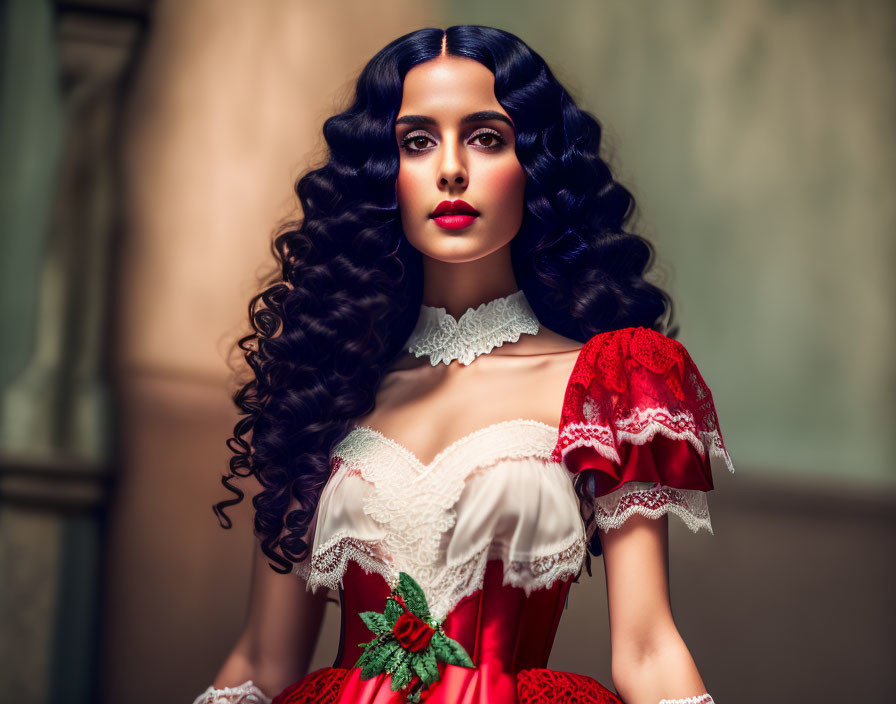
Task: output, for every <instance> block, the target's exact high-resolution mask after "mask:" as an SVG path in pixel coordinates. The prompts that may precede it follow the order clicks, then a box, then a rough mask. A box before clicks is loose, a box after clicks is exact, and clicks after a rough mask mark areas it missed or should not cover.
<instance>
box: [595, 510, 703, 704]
mask: <svg viewBox="0 0 896 704" xmlns="http://www.w3.org/2000/svg"><path fill="white" fill-rule="evenodd" d="M668 537H669V521H668V516H667V515H666V516H662V517H660V518H645V517H644V516H639V515H634V516H631V517H630V518H628V519H627V520H626V521H625V523H624V524H623V525H622V526H620V527H619V528H614V529H611V530H608V531H601V533H600V540H601V545H602V547H603V553H604V568H605V570H606V577H607V600H608V602H609V609H610V645H611V651H612V659H611V670H612V675H613V683H614V685H615V686H616V691H617V692H618V693H619V696H620V697H621V698H622V699H623V700H624V701H625V702H626V704H657V703H658V702H659V701H660V700H662V699H679V698H680V699H684V698H686V697H694V696H696V695H700V694H704V693H705V692H706V687H705V686H704V684H703V680H702V679H701V678H700V673H699V672H698V671H697V666H696V665H695V664H694V660H693V658H692V657H691V654H690V652H689V651H688V649H687V646H686V645H685V644H684V641H683V640H682V638H681V636H680V635H679V633H678V629H677V628H676V626H675V622H674V621H673V619H672V610H671V607H670V604H669V546H668Z"/></svg>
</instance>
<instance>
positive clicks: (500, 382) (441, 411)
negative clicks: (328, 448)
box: [354, 354, 575, 465]
mask: <svg viewBox="0 0 896 704" xmlns="http://www.w3.org/2000/svg"><path fill="white" fill-rule="evenodd" d="M574 362H575V354H561V355H545V356H544V357H538V358H532V357H527V358H522V357H521V358H508V357H505V358H503V359H497V358H495V359H492V358H480V359H478V360H477V361H476V362H475V363H474V364H472V365H470V366H469V367H462V366H458V365H457V364H456V363H455V364H453V365H450V366H447V367H446V366H445V365H438V366H437V367H431V366H430V365H424V366H421V367H417V368H413V369H407V370H401V371H397V372H392V373H390V374H387V376H386V377H385V379H384V380H383V383H382V384H381V386H380V388H379V389H378V391H377V396H376V403H375V407H374V409H373V411H371V412H370V413H368V414H367V415H364V416H362V417H359V418H356V419H355V421H354V425H356V426H361V427H365V428H370V429H376V431H378V432H379V433H380V434H381V435H383V436H385V437H387V438H390V439H392V440H393V441H394V443H395V444H396V445H397V446H399V448H400V449H403V450H405V451H406V454H407V455H410V456H412V457H413V458H414V459H415V460H417V461H418V462H419V463H423V464H427V465H428V464H431V463H432V461H433V460H434V459H435V458H436V457H437V456H438V455H440V454H442V453H444V452H445V450H447V449H448V448H449V447H451V446H453V445H457V444H459V441H461V440H464V439H466V438H467V437H468V436H470V435H472V434H474V433H475V432H476V431H478V430H486V429H490V428H493V427H494V426H496V425H499V424H500V423H501V422H503V421H509V420H514V419H529V420H534V421H538V422H540V423H542V424H543V425H546V426H550V427H553V428H557V427H558V426H559V423H560V413H561V410H562V406H563V397H564V394H565V392H566V386H567V382H568V380H569V375H570V372H571V369H572V365H573V363H574Z"/></svg>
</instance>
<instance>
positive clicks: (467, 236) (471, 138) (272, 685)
mask: <svg viewBox="0 0 896 704" xmlns="http://www.w3.org/2000/svg"><path fill="white" fill-rule="evenodd" d="M483 113H486V114H483ZM488 113H491V114H488ZM471 116H472V117H471ZM402 118H404V119H402ZM502 118H503V119H502ZM395 137H396V143H397V145H398V148H399V153H400V164H399V174H398V179H397V181H396V195H397V198H398V203H399V208H400V211H401V222H402V228H403V230H404V234H405V236H406V237H407V239H408V241H409V242H410V243H411V244H412V245H413V246H414V247H415V248H416V249H418V250H419V251H420V252H421V253H422V254H423V268H424V285H423V302H424V303H425V304H426V305H430V306H444V307H445V308H446V310H447V312H448V313H450V314H451V315H453V316H454V317H455V318H459V317H460V316H461V315H462V314H463V313H464V312H465V311H466V310H467V308H470V307H473V308H475V307H477V306H478V305H479V304H481V303H484V302H486V301H490V300H492V299H494V298H498V297H501V296H507V295H509V294H511V293H513V292H514V291H516V290H518V288H519V287H518V285H517V283H516V279H515V276H514V273H513V267H512V263H511V258H510V242H511V240H512V239H513V237H514V236H515V235H516V233H517V232H518V231H519V227H520V224H521V222H522V217H523V207H524V189H525V173H524V171H523V169H522V166H521V165H520V163H519V161H518V159H517V157H516V153H515V150H514V143H515V142H514V137H515V135H514V130H513V125H512V120H511V119H510V116H509V115H508V114H507V112H506V111H505V110H504V108H502V107H501V105H500V104H499V103H498V101H497V99H496V97H495V93H494V75H493V74H492V73H491V72H490V71H489V70H488V69H487V68H486V67H485V66H483V65H482V64H480V63H478V62H477V61H474V60H472V59H467V58H461V57H453V56H448V55H445V54H444V52H443V55H442V56H439V57H438V58H436V59H433V60H431V61H428V62H426V63H423V64H420V65H418V66H415V67H414V68H412V69H411V70H410V71H409V72H408V74H407V76H406V77H405V82H404V87H403V93H402V104H401V107H400V109H399V112H398V119H397V120H396V128H395ZM458 198H462V199H463V200H465V201H467V202H468V203H469V204H470V205H472V206H473V207H474V208H476V209H477V210H478V211H479V213H480V215H479V217H478V218H476V220H475V221H474V223H473V224H472V225H470V226H469V227H467V228H464V229H462V230H443V229H441V228H440V227H439V226H438V225H437V224H436V223H435V222H434V221H433V220H432V219H431V218H430V217H429V215H430V213H431V212H432V211H433V209H434V208H435V207H436V205H438V204H439V203H440V202H441V201H443V200H456V199H458ZM576 344H578V346H580V343H576V341H573V340H569V339H567V338H564V337H563V336H561V335H558V334H556V333H554V332H552V331H550V330H548V329H547V328H544V327H542V329H541V330H539V333H538V334H537V335H522V336H520V339H519V341H518V342H515V343H512V344H505V345H503V346H502V347H501V348H500V349H496V350H495V351H494V353H493V354H492V355H489V356H493V355H508V356H517V355H520V356H527V355H539V354H546V353H547V354H550V353H554V352H557V351H558V349H561V348H563V347H564V346H565V347H566V349H569V348H570V347H572V346H573V345H576ZM423 361H425V360H423ZM570 361H571V362H572V361H574V359H573V357H572V356H570ZM419 362H420V360H416V361H415V360H409V361H408V364H409V365H415V364H416V363H419ZM455 366H458V365H456V364H454V363H452V365H449V367H455ZM473 366H475V363H474V365H473ZM471 368H472V367H471ZM570 371H571V368H570ZM454 373H463V370H462V369H459V370H458V371H455V372H454ZM564 378H566V377H564ZM601 542H602V544H603V550H604V567H605V570H606V580H607V594H608V606H609V613H610V638H611V647H612V663H611V666H612V674H613V682H614V685H615V687H616V690H617V692H618V693H619V695H620V697H621V698H622V699H623V700H624V701H625V702H626V704H657V703H658V702H659V701H660V700H661V699H663V698H667V699H675V698H684V697H690V696H695V695H698V694H702V693H704V692H705V691H706V687H705V686H704V684H703V681H702V680H701V678H700V674H699V672H698V671H697V667H696V665H695V664H694V660H693V658H692V657H691V654H690V652H689V651H688V649H687V647H686V646H685V644H684V641H683V640H682V638H681V636H680V635H679V633H678V629H677V627H676V626H675V622H674V620H673V618H672V611H671V607H670V604H669V578H668V561H669V557H668V555H669V553H668V520H667V518H666V517H665V516H664V517H662V518H660V519H655V520H654V519H647V518H643V517H641V516H633V517H632V518H630V519H629V520H627V521H626V522H625V524H624V525H623V526H622V527H621V528H618V529H614V530H611V531H609V532H606V533H605V532H602V533H601ZM325 598H326V597H325V595H324V594H322V593H321V594H318V595H316V596H315V595H312V594H310V593H309V592H307V591H306V590H305V586H304V583H303V582H302V580H301V579H300V578H298V577H296V576H295V575H288V576H287V575H279V574H276V573H275V572H273V570H271V569H270V567H268V564H267V560H266V559H265V558H264V556H263V555H262V554H261V551H260V549H256V554H255V558H254V567H253V576H252V592H251V596H250V606H249V611H248V615H247V619H246V625H245V628H244V630H243V633H242V635H241V637H240V638H239V641H238V643H237V645H236V647H235V648H234V650H233V652H232V653H231V655H230V656H229V657H228V659H227V660H226V661H225V663H224V666H223V667H222V668H221V670H220V672H219V673H218V676H217V677H216V678H215V681H214V685H215V686H216V687H224V686H234V685H236V684H240V683H242V682H244V681H245V680H247V679H252V680H254V682H255V683H256V684H257V685H258V686H259V687H260V688H261V689H262V691H264V692H265V693H266V694H268V696H273V695H274V694H276V693H279V692H280V691H281V690H283V689H284V688H285V687H287V686H288V685H290V684H292V683H293V682H295V681H296V680H298V679H300V678H301V677H303V676H305V674H307V671H308V665H309V663H310V660H311V655H312V653H313V650H314V645H315V643H316V641H317V637H318V634H319V631H320V625H321V621H322V616H323V607H324V604H325Z"/></svg>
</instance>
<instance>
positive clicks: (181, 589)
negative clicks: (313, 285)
mask: <svg viewBox="0 0 896 704" xmlns="http://www.w3.org/2000/svg"><path fill="white" fill-rule="evenodd" d="M0 22H2V26H0V51H2V62H0V76H2V83H0V90H2V107H0V110H2V112H0V118H2V122H0V145H2V151H0V154H2V160H0V179H2V185H0V271H2V275H0V311H2V333H0V334H2V345H0V701H2V702H4V703H6V702H8V703H13V702H15V703H16V704H44V703H49V702H52V703H54V704H55V703H62V702H72V703H75V702H77V703H81V702H100V703H102V704H112V703H118V702H125V701H126V702H128V703H129V704H158V703H159V702H189V701H192V699H193V697H195V696H196V695H197V694H199V692H201V691H202V690H203V689H205V688H206V686H207V685H208V684H210V683H211V681H212V678H213V677H214V675H215V673H216V671H217V669H218V667H219V666H220V664H221V662H222V661H223V658H224V656H225V655H226V654H227V652H229V650H230V649H231V647H232V646H233V644H234V641H235V638H236V636H237V634H238V632H239V630H240V628H241V626H242V623H243V619H244V616H245V608H246V599H247V592H248V584H249V568H250V557H251V553H252V544H253V536H252V529H251V516H250V513H249V507H248V502H245V501H244V502H243V504H241V505H240V506H239V507H237V509H235V510H234V509H231V511H230V515H231V516H233V517H234V528H233V529H232V530H230V531H224V530H222V529H221V528H220V527H219V525H218V522H217V519H216V518H215V517H214V515H213V513H212V509H211V506H212V504H213V503H214V502H216V501H219V500H221V499H223V498H228V497H229V496H230V495H229V494H228V493H226V492H225V491H224V489H223V488H222V487H221V485H220V477H221V475H222V474H223V473H224V472H225V470H226V464H227V460H228V458H229V457H230V452H229V451H228V450H227V448H226V446H225V440H226V438H227V437H229V435H230V433H231V431H232V429H233V424H234V422H235V420H236V417H237V416H236V413H235V409H234V408H233V405H232V403H231V400H230V394H231V393H232V391H233V390H234V379H233V377H232V373H231V366H230V363H232V360H233V358H234V354H233V346H234V344H235V342H236V340H237V338H238V337H239V336H240V335H241V334H243V333H244V332H245V331H246V330H247V329H248V327H247V320H246V318H247V313H246V309H247V304H248V300H249V298H250V297H251V295H252V294H253V293H255V292H256V290H257V289H258V286H259V280H260V277H262V276H265V275H267V273H268V272H270V271H272V266H273V258H272V256H271V254H270V242H271V234H272V232H273V230H274V228H275V226H276V225H277V223H278V222H280V221H281V219H282V218H284V217H285V216H288V215H291V214H294V213H295V209H296V207H297V205H296V199H295V197H294V195H293V192H292V187H293V183H294V181H295V179H296V177H297V176H298V175H300V174H301V173H302V172H303V171H305V170H306V169H307V168H309V167H311V166H314V165H316V164H318V163H319V162H320V160H321V159H322V158H323V157H324V155H325V152H324V144H323V141H322V137H321V127H322V123H323V121H324V119H326V117H327V116H329V115H331V114H333V113H335V112H339V111H340V110H341V109H342V108H343V106H344V105H345V104H346V101H347V100H348V97H349V94H350V91H351V90H352V88H353V85H354V80H355V79H356V77H357V75H358V73H359V71H360V69H361V68H362V67H363V65H364V64H365V63H366V61H367V60H368V59H369V58H370V57H371V56H372V55H373V54H374V53H375V52H376V51H378V50H379V49H380V48H381V47H382V46H384V45H385V44H386V43H388V42H389V41H391V40H392V39H393V38H395V37H397V36H399V35H401V34H404V33H406V32H409V31H411V30H414V29H418V28H421V27H425V26H439V27H447V26H449V25H452V24H463V23H469V24H486V25H492V26H496V27H500V28H502V29H506V30H509V31H511V32H513V33H515V34H517V35H518V36H520V37H521V38H522V39H523V40H524V41H526V42H527V43H528V44H529V45H530V46H531V47H532V48H533V49H535V50H536V51H537V52H539V53H540V54H541V55H542V56H543V57H544V58H545V59H546V60H547V61H548V63H549V64H550V66H551V67H552V69H553V70H554V72H555V74H556V75H557V77H558V78H559V79H560V80H561V81H562V82H563V83H564V84H565V85H566V86H567V87H568V88H569V90H570V92H571V93H572V94H573V96H574V97H575V98H576V100H577V101H578V102H579V105H580V106H581V107H583V108H585V109H587V110H590V111H591V112H593V113H594V114H595V115H596V116H597V117H598V118H599V119H600V120H601V121H602V123H603V125H604V127H605V147H606V154H607V158H608V159H609V160H610V163H611V165H613V166H614V167H615V169H616V173H617V176H618V178H619V180H621V181H622V182H623V183H624V184H626V185H627V186H628V187H629V188H630V190H631V191H632V192H633V193H634V195H635V197H636V199H637V201H638V204H639V206H640V211H641V216H640V218H641V219H640V225H639V227H640V230H641V231H642V232H643V233H644V234H645V235H646V236H647V237H649V238H650V239H651V240H652V241H653V242H654V243H655V245H656V248H657V252H658V256H659V263H660V268H661V269H662V271H663V272H665V276H666V279H665V285H666V287H667V288H668V289H669V290H670V291H671V292H672V294H673V297H674V299H675V301H676V305H677V308H676V312H677V317H678V321H679V323H680V324H681V333H680V335H679V339H680V340H681V341H682V342H684V344H685V345H686V346H687V348H688V350H689V351H690V353H691V356H692V357H693V358H694V360H695V361H696V362H697V364H698V366H699V367H700V369H701V371H702V373H703V376H704V377H705V379H706V380H707V382H708V383H709V385H710V387H711V389H712V391H713V396H714V398H715V401H716V406H717V410H718V414H719V419H720V424H721V429H722V432H723V436H724V438H725V441H726V443H727V446H728V449H729V452H730V454H731V457H732V459H733V461H734V464H735V466H736V467H737V470H738V471H737V474H735V475H734V476H731V475H728V474H727V472H726V471H725V469H724V465H722V464H715V463H714V468H715V470H716V472H715V477H716V490H715V491H714V492H713V493H712V494H711V496H710V505H711V509H712V512H713V524H714V528H715V535H714V536H710V535H708V534H705V533H701V534H698V535H692V534H691V533H689V532H688V531H687V529H686V528H684V526H683V525H682V524H681V522H679V521H675V520H673V521H671V522H670V525H671V526H672V527H671V554H672V557H671V579H672V597H673V605H674V608H675V616H676V620H677V621H678V624H679V627H680V629H681V631H682V634H683V636H684V638H685V641H686V642H687V644H688V646H689V647H690V649H691V652H692V653H693V654H694V657H695V659H696V662H697V664H698V666H699V668H700V670H701V673H702V675H703V677H704V680H705V681H706V683H707V685H708V687H709V691H710V692H712V693H713V694H714V695H715V697H716V699H717V700H718V701H719V702H720V703H722V702H727V703H728V704H732V703H738V702H769V703H772V702H776V703H777V702H780V703H782V704H783V703H784V702H788V703H792V702H810V701H811V702H840V701H862V702H864V703H866V704H868V703H872V702H892V701H893V693H894V692H896V667H894V663H896V638H894V633H896V610H894V608H893V604H892V595H893V594H894V593H896V567H894V559H893V558H894V555H896V551H894V547H896V545H894V543H896V539H894V537H896V531H894V527H896V526H894V523H896V512H894V507H896V468H894V461H893V457H894V450H896V363H894V354H893V351H894V350H896V315H894V313H896V296H894V293H896V292H894V287H896V283H894V276H893V267H894V264H896V257H894V249H896V244H894V243H896V237H894V235H896V198H894V197H893V190H894V175H896V174H894V171H896V159H894V156H896V128H894V125H896V81H894V66H896V32H894V29H896V5H894V4H893V3H892V2H889V1H888V0H823V1H822V0H816V1H814V2H809V1H806V0H803V1H802V2H800V1H797V0H684V1H682V2H676V3H661V2H649V1H648V0H602V1H600V2H596V1H590V2H589V1H586V0H569V1H565V2H553V3H550V4H548V3H544V2H534V1H531V0H527V1H520V0H515V1H514V2H510V1H509V0H505V1H495V0H492V1H491V2H488V3H481V2H473V1H472V0H470V1H455V2H449V1H448V0H413V1H412V0H393V1H391V2H388V3H370V2H361V1H351V2H342V1H339V2H328V3H322V2H310V1H303V0H262V1H259V2H241V1H239V0H157V1H156V2H152V1H151V0H83V1H81V2H64V1H61V0H60V1H59V2H52V1H51V0H2V2H0ZM887 194H889V195H887ZM593 567H594V576H593V577H591V578H588V577H587V576H583V578H582V579H581V580H580V583H579V584H577V585H575V586H574V587H573V589H572V592H571V597H570V600H569V606H568V612H567V613H566V614H565V615H564V617H563V620H562V622H561V625H560V631H559V634H558V638H557V641H556V644H555V646H554V650H553V653H552V656H551V661H550V666H551V667H553V668H555V669H562V670H570V671H575V672H581V673H584V674H589V675H591V676H593V677H596V678H598V679H599V680H601V681H602V682H604V683H605V684H610V682H611V680H610V671H609V662H610V659H609V633H608V625H607V609H606V593H605V587H604V580H603V574H602V572H603V567H602V564H601V563H600V561H595V562H594V565H593ZM338 627H339V615H338V609H337V608H336V607H335V606H334V605H332V604H331V605H330V606H328V612H327V616H326V619H325V623H324V628H323V635H322V637H321V640H320V641H319V644H318V648H317V654H316V656H315V660H314V663H313V665H312V666H313V667H321V666H324V665H328V664H332V661H333V659H334V657H335V654H336V647H337V637H338Z"/></svg>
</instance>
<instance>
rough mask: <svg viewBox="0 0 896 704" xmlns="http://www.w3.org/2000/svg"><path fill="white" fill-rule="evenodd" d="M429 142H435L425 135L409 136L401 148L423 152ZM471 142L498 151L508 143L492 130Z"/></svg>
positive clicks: (480, 134)
mask: <svg viewBox="0 0 896 704" xmlns="http://www.w3.org/2000/svg"><path fill="white" fill-rule="evenodd" d="M429 142H433V143H434V140H433V139H432V138H431V137H429V136H427V135H425V134H409V135H407V136H406V137H404V138H403V139H402V140H401V148H402V149H404V150H405V151H406V152H409V153H416V152H423V151H426V148H427V145H428V143H429ZM470 142H471V143H475V144H476V145H477V146H480V147H482V148H483V149H497V148H499V147H500V146H501V145H502V144H506V143H507V141H506V140H505V139H504V138H503V137H502V136H501V135H500V134H498V133H497V132H493V131H491V130H489V131H485V132H478V133H476V134H474V135H473V136H472V137H471V138H470Z"/></svg>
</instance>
